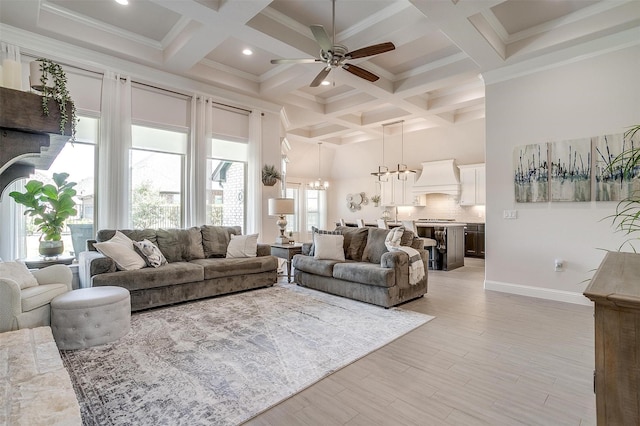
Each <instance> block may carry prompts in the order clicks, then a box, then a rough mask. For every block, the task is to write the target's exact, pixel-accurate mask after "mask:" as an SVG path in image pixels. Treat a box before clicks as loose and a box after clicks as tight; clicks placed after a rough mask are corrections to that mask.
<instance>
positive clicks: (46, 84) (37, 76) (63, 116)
mask: <svg viewBox="0 0 640 426" xmlns="http://www.w3.org/2000/svg"><path fill="white" fill-rule="evenodd" d="M29 72H30V76H29V80H30V85H31V88H32V89H34V90H36V91H38V92H41V93H42V112H43V114H44V115H49V100H51V99H52V100H54V101H56V102H57V103H58V108H59V109H60V133H61V134H64V129H65V126H66V125H67V123H68V122H71V140H75V137H76V124H77V123H78V117H77V115H76V106H75V104H74V103H73V101H72V100H71V95H70V94H69V89H68V87H67V74H66V73H65V72H64V70H63V69H62V66H60V64H57V63H55V62H53V61H51V60H49V59H45V58H39V59H36V60H35V61H32V62H31V63H30V64H29ZM67 103H71V111H67Z"/></svg>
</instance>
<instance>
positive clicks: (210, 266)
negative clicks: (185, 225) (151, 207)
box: [79, 225, 278, 311]
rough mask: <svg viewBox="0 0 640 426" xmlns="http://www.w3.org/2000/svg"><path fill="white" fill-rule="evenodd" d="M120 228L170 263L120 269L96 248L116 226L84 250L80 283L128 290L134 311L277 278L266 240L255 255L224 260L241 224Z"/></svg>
mask: <svg viewBox="0 0 640 426" xmlns="http://www.w3.org/2000/svg"><path fill="white" fill-rule="evenodd" d="M119 231H120V232H122V233H123V234H125V235H126V236H127V237H129V238H130V239H131V240H133V241H142V240H144V239H146V240H149V241H151V242H152V243H153V244H155V245H156V246H157V247H158V248H159V249H160V251H161V252H162V254H163V255H164V256H165V258H166V259H167V261H168V263H167V264H165V265H162V266H160V267H158V268H153V267H146V268H142V269H136V270H128V271H122V270H117V267H116V263H115V261H114V260H113V259H111V258H109V257H106V256H103V255H102V254H100V253H98V252H97V251H95V247H94V245H93V244H94V243H95V242H96V241H97V242H103V241H108V240H109V239H111V238H112V237H113V236H114V234H115V230H101V231H99V232H98V233H97V237H96V240H89V241H88V242H87V248H88V250H89V251H85V252H82V253H81V254H80V260H79V275H80V282H81V287H90V286H93V287H97V286H120V287H124V288H126V289H128V290H129V291H130V293H131V310H132V311H137V310H141V309H148V308H153V307H157V306H162V305H168V304H172V303H178V302H184V301H188V300H195V299H201V298H205V297H210V296H217V295H221V294H226V293H233V292H237V291H242V290H249V289H254V288H259V287H268V286H271V285H273V284H274V283H275V282H276V280H277V269H278V261H277V259H276V258H275V257H274V256H271V249H270V247H269V245H267V244H258V248H257V256H256V257H246V258H225V254H226V250H227V245H228V244H229V241H230V239H231V234H235V235H240V234H241V229H240V227H227V226H207V225H204V226H201V227H193V228H189V229H168V230H166V229H157V230H155V229H141V230H119Z"/></svg>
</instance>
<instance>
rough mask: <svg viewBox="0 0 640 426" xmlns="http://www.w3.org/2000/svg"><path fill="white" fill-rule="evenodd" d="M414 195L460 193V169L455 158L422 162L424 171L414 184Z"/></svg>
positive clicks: (456, 194)
mask: <svg viewBox="0 0 640 426" xmlns="http://www.w3.org/2000/svg"><path fill="white" fill-rule="evenodd" d="M412 192H413V195H422V194H448V195H453V196H455V197H457V196H459V195H460V170H459V169H458V166H456V161H455V160H441V161H428V162H425V163H422V173H421V174H420V177H419V178H418V179H417V180H416V182H415V183H414V184H413V188H412Z"/></svg>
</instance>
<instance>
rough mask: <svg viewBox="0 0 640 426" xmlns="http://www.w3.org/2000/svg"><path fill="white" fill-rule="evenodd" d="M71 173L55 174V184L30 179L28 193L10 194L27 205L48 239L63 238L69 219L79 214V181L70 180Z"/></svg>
mask: <svg viewBox="0 0 640 426" xmlns="http://www.w3.org/2000/svg"><path fill="white" fill-rule="evenodd" d="M68 177H69V174H68V173H54V174H53V182H54V184H53V185H52V184H44V183H42V182H41V181H39V180H35V179H33V180H30V181H29V182H27V184H26V185H25V192H18V191H13V192H11V193H9V196H10V197H11V198H13V199H14V200H15V201H16V203H18V204H22V205H23V206H25V207H27V210H26V211H25V212H24V214H25V215H29V216H33V217H34V220H33V223H34V224H35V225H36V226H37V227H38V229H37V230H38V231H40V232H42V236H43V239H44V240H45V241H60V239H61V234H62V230H63V229H64V225H65V221H66V220H67V219H69V218H70V217H72V216H75V215H77V214H78V212H77V210H76V208H75V206H76V202H75V201H74V200H73V197H74V196H75V195H76V190H75V189H73V187H74V186H76V183H75V182H67V178H68Z"/></svg>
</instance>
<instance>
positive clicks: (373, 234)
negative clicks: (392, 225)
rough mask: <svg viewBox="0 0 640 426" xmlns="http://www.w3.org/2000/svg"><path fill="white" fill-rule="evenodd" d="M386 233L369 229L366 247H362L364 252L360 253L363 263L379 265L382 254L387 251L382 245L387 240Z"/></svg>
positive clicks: (380, 229)
mask: <svg viewBox="0 0 640 426" xmlns="http://www.w3.org/2000/svg"><path fill="white" fill-rule="evenodd" d="M388 233H389V230H388V229H382V228H369V234H368V235H367V245H366V246H365V247H364V252H363V253H362V261H363V262H369V263H375V264H378V265H379V264H380V259H381V258H382V254H383V253H386V252H387V251H389V250H387V247H386V246H385V245H384V241H385V239H386V238H387V234H388Z"/></svg>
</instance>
